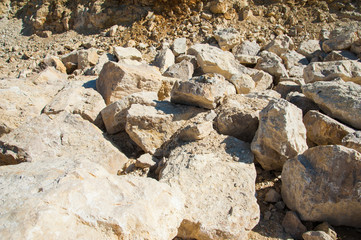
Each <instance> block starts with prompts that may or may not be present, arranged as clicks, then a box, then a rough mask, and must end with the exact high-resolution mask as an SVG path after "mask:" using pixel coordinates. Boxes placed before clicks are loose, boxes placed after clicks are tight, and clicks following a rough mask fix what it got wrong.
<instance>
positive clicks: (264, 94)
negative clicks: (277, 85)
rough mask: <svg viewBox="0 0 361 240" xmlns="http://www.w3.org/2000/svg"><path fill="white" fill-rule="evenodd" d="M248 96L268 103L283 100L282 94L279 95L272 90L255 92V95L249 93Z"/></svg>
mask: <svg viewBox="0 0 361 240" xmlns="http://www.w3.org/2000/svg"><path fill="white" fill-rule="evenodd" d="M247 96H249V97H252V98H260V99H263V100H266V101H267V102H269V101H270V100H274V99H275V98H276V99H279V98H281V94H279V93H278V92H276V91H274V90H271V89H267V90H264V91H260V92H253V93H249V94H247Z"/></svg>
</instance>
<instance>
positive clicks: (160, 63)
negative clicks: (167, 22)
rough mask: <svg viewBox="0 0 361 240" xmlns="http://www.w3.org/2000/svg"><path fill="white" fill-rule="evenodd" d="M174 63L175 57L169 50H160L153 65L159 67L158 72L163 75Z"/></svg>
mask: <svg viewBox="0 0 361 240" xmlns="http://www.w3.org/2000/svg"><path fill="white" fill-rule="evenodd" d="M174 63H175V57H174V54H173V52H172V50H170V49H169V48H166V49H162V50H161V51H160V52H159V53H158V54H157V56H156V57H155V60H154V65H155V66H157V67H159V71H160V72H161V73H162V74H163V73H164V72H165V71H167V69H168V68H169V67H170V66H172V65H173V64H174Z"/></svg>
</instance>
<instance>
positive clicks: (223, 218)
mask: <svg viewBox="0 0 361 240" xmlns="http://www.w3.org/2000/svg"><path fill="white" fill-rule="evenodd" d="M255 177H256V171H255V167H254V165H253V154H252V152H251V151H250V149H249V145H248V144H246V143H244V142H242V141H240V140H238V139H236V138H233V137H227V136H224V135H218V134H217V133H216V132H212V133H211V134H210V135H209V136H208V137H206V138H204V139H203V140H200V141H196V142H187V143H184V144H182V145H181V146H179V147H177V148H175V149H174V150H172V151H171V154H170V156H169V158H168V159H167V161H166V163H165V167H164V168H163V169H162V171H161V173H160V181H161V182H166V183H168V184H170V185H171V186H172V187H173V188H177V187H179V188H180V190H181V191H182V192H183V193H184V195H185V197H186V203H185V205H186V214H185V218H184V220H183V222H182V224H181V226H180V228H179V231H178V236H179V237H182V238H196V239H200V240H203V239H204V240H205V239H245V238H246V236H247V232H248V231H249V230H250V229H252V228H253V227H254V226H255V225H256V224H257V222H258V220H259V209H258V205H257V203H256V199H255V197H254V194H255V185H254V182H255Z"/></svg>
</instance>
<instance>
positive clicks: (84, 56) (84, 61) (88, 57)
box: [77, 48, 99, 70]
mask: <svg viewBox="0 0 361 240" xmlns="http://www.w3.org/2000/svg"><path fill="white" fill-rule="evenodd" d="M77 55H78V60H77V63H78V69H81V70H85V69H87V68H89V67H92V66H95V65H96V64H97V63H98V60H99V56H98V53H97V49H95V48H90V49H87V50H80V51H78V54H77Z"/></svg>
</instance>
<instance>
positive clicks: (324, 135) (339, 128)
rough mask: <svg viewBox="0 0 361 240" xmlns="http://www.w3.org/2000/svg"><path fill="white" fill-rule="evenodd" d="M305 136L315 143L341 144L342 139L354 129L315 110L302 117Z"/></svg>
mask: <svg viewBox="0 0 361 240" xmlns="http://www.w3.org/2000/svg"><path fill="white" fill-rule="evenodd" d="M303 123H304V124H305V127H306V130H307V138H308V139H310V140H311V141H312V142H314V143H316V144H317V145H333V144H341V141H342V139H343V138H344V137H345V136H346V135H347V134H349V133H353V132H354V130H353V129H352V128H349V127H347V126H345V125H343V124H342V123H339V122H337V121H336V120H334V119H332V118H330V117H328V116H327V115H324V114H322V113H320V112H317V111H313V110H312V111H309V112H308V113H307V114H306V115H305V116H304V117H303Z"/></svg>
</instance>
